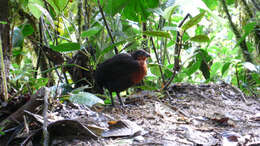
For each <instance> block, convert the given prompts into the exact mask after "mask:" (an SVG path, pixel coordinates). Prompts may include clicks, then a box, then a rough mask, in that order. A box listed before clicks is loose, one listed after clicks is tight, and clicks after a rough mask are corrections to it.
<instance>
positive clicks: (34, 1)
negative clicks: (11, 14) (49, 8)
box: [28, 0, 43, 19]
mask: <svg viewBox="0 0 260 146" xmlns="http://www.w3.org/2000/svg"><path fill="white" fill-rule="evenodd" d="M38 5H39V6H43V3H42V1H40V0H29V3H28V7H29V10H30V12H31V13H32V14H33V16H34V17H35V18H37V19H39V18H40V17H41V15H42V11H41V10H39V8H38Z"/></svg>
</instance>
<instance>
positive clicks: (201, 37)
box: [190, 35, 210, 43]
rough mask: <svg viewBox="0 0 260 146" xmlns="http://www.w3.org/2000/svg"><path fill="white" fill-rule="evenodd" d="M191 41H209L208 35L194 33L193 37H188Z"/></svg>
mask: <svg viewBox="0 0 260 146" xmlns="http://www.w3.org/2000/svg"><path fill="white" fill-rule="evenodd" d="M190 40H191V41H194V42H200V43H203V42H209V41H210V40H209V37H208V36H206V35H196V36H194V37H192V38H191V39H190Z"/></svg>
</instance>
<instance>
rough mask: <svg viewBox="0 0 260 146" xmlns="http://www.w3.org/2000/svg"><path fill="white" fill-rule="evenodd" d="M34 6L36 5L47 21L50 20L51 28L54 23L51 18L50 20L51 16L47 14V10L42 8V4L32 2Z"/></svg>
mask: <svg viewBox="0 0 260 146" xmlns="http://www.w3.org/2000/svg"><path fill="white" fill-rule="evenodd" d="M34 6H36V7H37V8H38V10H40V11H41V12H42V13H43V14H44V15H45V16H46V18H47V19H48V21H49V22H50V24H51V26H52V28H55V26H54V23H53V20H52V17H51V15H50V14H49V12H48V11H47V10H46V9H45V8H43V7H42V6H40V5H38V4H34Z"/></svg>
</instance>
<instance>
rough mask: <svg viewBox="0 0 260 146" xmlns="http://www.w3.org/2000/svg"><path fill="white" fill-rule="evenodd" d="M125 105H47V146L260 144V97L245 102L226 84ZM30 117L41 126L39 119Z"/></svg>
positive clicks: (144, 96)
mask: <svg viewBox="0 0 260 146" xmlns="http://www.w3.org/2000/svg"><path fill="white" fill-rule="evenodd" d="M125 103H127V107H125V108H120V107H117V108H110V107H105V108H104V106H98V105H97V106H94V107H92V108H88V107H86V106H82V105H76V104H72V103H66V104H65V103H63V104H61V103H59V102H56V103H52V105H54V106H52V109H51V110H49V116H48V120H49V123H50V124H49V125H48V130H49V132H50V133H49V134H50V137H51V141H52V145H66V146H67V145H71V146H72V145H73V146H74V145H78V146H79V145H80V146H82V145H111V146H112V145H113V146H114V145H122V146H125V145H142V146H143V145H145V146H146V145H153V146H154V145H165V146H178V145H184V146H186V145H227V146H232V145H234V146H235V145H247V146H257V145H260V98H257V99H256V98H252V97H250V98H249V97H245V96H244V95H243V93H242V92H241V91H240V90H238V89H237V88H235V87H233V86H231V85H229V84H225V83H222V84H201V85H191V84H175V85H173V86H172V87H170V89H169V90H168V91H167V92H166V93H164V94H162V93H160V92H152V91H141V92H138V93H136V94H134V95H129V96H128V98H126V101H125ZM117 104H118V103H117ZM29 115H31V116H32V117H34V119H35V120H32V121H34V122H35V121H38V122H35V123H37V124H38V125H41V124H39V123H43V122H39V121H41V120H40V119H42V118H39V116H40V115H36V114H33V113H29ZM37 124H33V125H37ZM30 125H32V124H29V126H30ZM39 127H41V126H39ZM41 133H42V132H39V131H38V132H36V133H34V134H30V137H29V135H27V139H28V140H27V141H24V142H23V143H26V144H27V145H30V143H31V144H32V143H34V144H35V141H36V140H37V139H40V138H39V137H41V136H39V135H41ZM37 135H38V136H37ZM30 140H31V141H30ZM38 142H39V141H38ZM36 143H37V142H36Z"/></svg>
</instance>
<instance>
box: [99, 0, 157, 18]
mask: <svg viewBox="0 0 260 146" xmlns="http://www.w3.org/2000/svg"><path fill="white" fill-rule="evenodd" d="M102 4H103V5H104V11H105V12H106V13H107V14H110V15H112V16H114V15H115V14H117V13H120V14H121V15H122V17H124V18H126V19H129V20H133V21H139V20H141V21H145V20H146V19H147V18H148V17H149V16H150V15H151V14H152V12H151V11H150V10H149V9H153V8H156V7H158V6H159V0H105V1H103V3H102Z"/></svg>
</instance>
